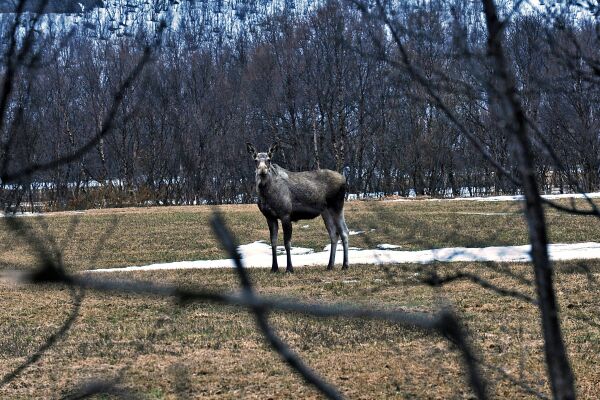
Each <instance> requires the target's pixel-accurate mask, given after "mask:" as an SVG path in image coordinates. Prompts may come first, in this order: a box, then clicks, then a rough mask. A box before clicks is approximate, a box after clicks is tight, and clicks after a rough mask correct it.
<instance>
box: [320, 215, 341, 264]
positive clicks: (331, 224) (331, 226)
mask: <svg viewBox="0 0 600 400" xmlns="http://www.w3.org/2000/svg"><path fill="white" fill-rule="evenodd" d="M323 222H325V228H327V233H329V239H330V240H331V249H330V250H331V251H330V253H329V263H328V264H327V269H333V266H334V264H335V252H336V251H337V242H338V239H339V237H340V236H339V235H338V231H337V228H336V227H335V221H334V219H333V216H332V215H331V213H330V212H329V211H328V210H326V211H325V212H324V213H323Z"/></svg>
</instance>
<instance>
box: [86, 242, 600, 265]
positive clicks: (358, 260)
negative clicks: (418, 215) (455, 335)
mask: <svg viewBox="0 0 600 400" xmlns="http://www.w3.org/2000/svg"><path fill="white" fill-rule="evenodd" d="M387 246H390V245H387ZM387 246H384V247H387ZM341 247H342V246H338V247H337V249H338V250H341ZM239 249H240V252H241V253H242V256H243V257H244V265H245V266H246V267H249V268H270V267H271V246H270V245H268V244H267V243H265V242H264V241H258V242H254V243H250V244H246V245H243V246H240V247H239ZM292 249H293V250H292V254H294V257H293V258H292V262H293V264H294V266H295V267H302V266H309V265H323V266H324V265H327V262H328V260H329V252H328V251H322V252H317V253H315V252H314V251H313V249H307V248H302V247H296V248H292ZM281 250H283V249H280V248H278V253H279V254H281V253H282V251H281ZM530 250H531V247H530V246H529V245H526V246H497V247H496V246H495V247H483V248H469V247H449V248H445V249H434V250H420V251H398V250H389V249H387V250H386V249H383V250H382V249H378V250H359V249H355V250H350V251H349V258H350V264H351V266H350V267H351V268H352V264H398V263H418V264H428V263H431V262H434V261H441V262H456V261H497V262H524V261H529V260H530V259H531V257H530V255H529V253H530ZM548 250H549V252H550V258H551V259H553V260H576V259H577V260H584V259H596V258H600V243H595V242H589V243H572V244H551V245H549V246H548ZM336 258H337V261H338V263H339V262H341V258H342V254H341V253H337V257H336ZM278 261H279V265H280V266H283V267H284V268H285V255H281V256H278ZM232 267H233V261H232V260H230V259H219V260H199V261H181V262H173V263H166V264H152V265H145V266H140V267H125V268H109V269H96V270H91V271H87V272H123V271H155V270H166V269H212V268H232Z"/></svg>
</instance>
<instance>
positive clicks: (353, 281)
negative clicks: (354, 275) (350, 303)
mask: <svg viewBox="0 0 600 400" xmlns="http://www.w3.org/2000/svg"><path fill="white" fill-rule="evenodd" d="M358 282H359V281H358V280H357V279H346V280H343V281H342V283H358Z"/></svg>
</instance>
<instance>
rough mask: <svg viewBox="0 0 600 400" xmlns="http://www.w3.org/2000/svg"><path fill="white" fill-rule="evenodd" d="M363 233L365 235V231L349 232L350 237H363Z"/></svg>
mask: <svg viewBox="0 0 600 400" xmlns="http://www.w3.org/2000/svg"><path fill="white" fill-rule="evenodd" d="M363 233H365V231H350V232H348V235H350V236H353V235H362V234H363Z"/></svg>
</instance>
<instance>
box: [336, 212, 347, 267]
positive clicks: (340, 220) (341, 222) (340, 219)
mask: <svg viewBox="0 0 600 400" xmlns="http://www.w3.org/2000/svg"><path fill="white" fill-rule="evenodd" d="M335 226H336V228H337V231H338V233H339V234H340V236H341V238H342V245H343V246H344V262H343V264H342V269H348V227H347V226H346V220H345V219H344V211H343V210H342V211H340V212H339V213H338V214H337V215H336V216H335Z"/></svg>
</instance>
